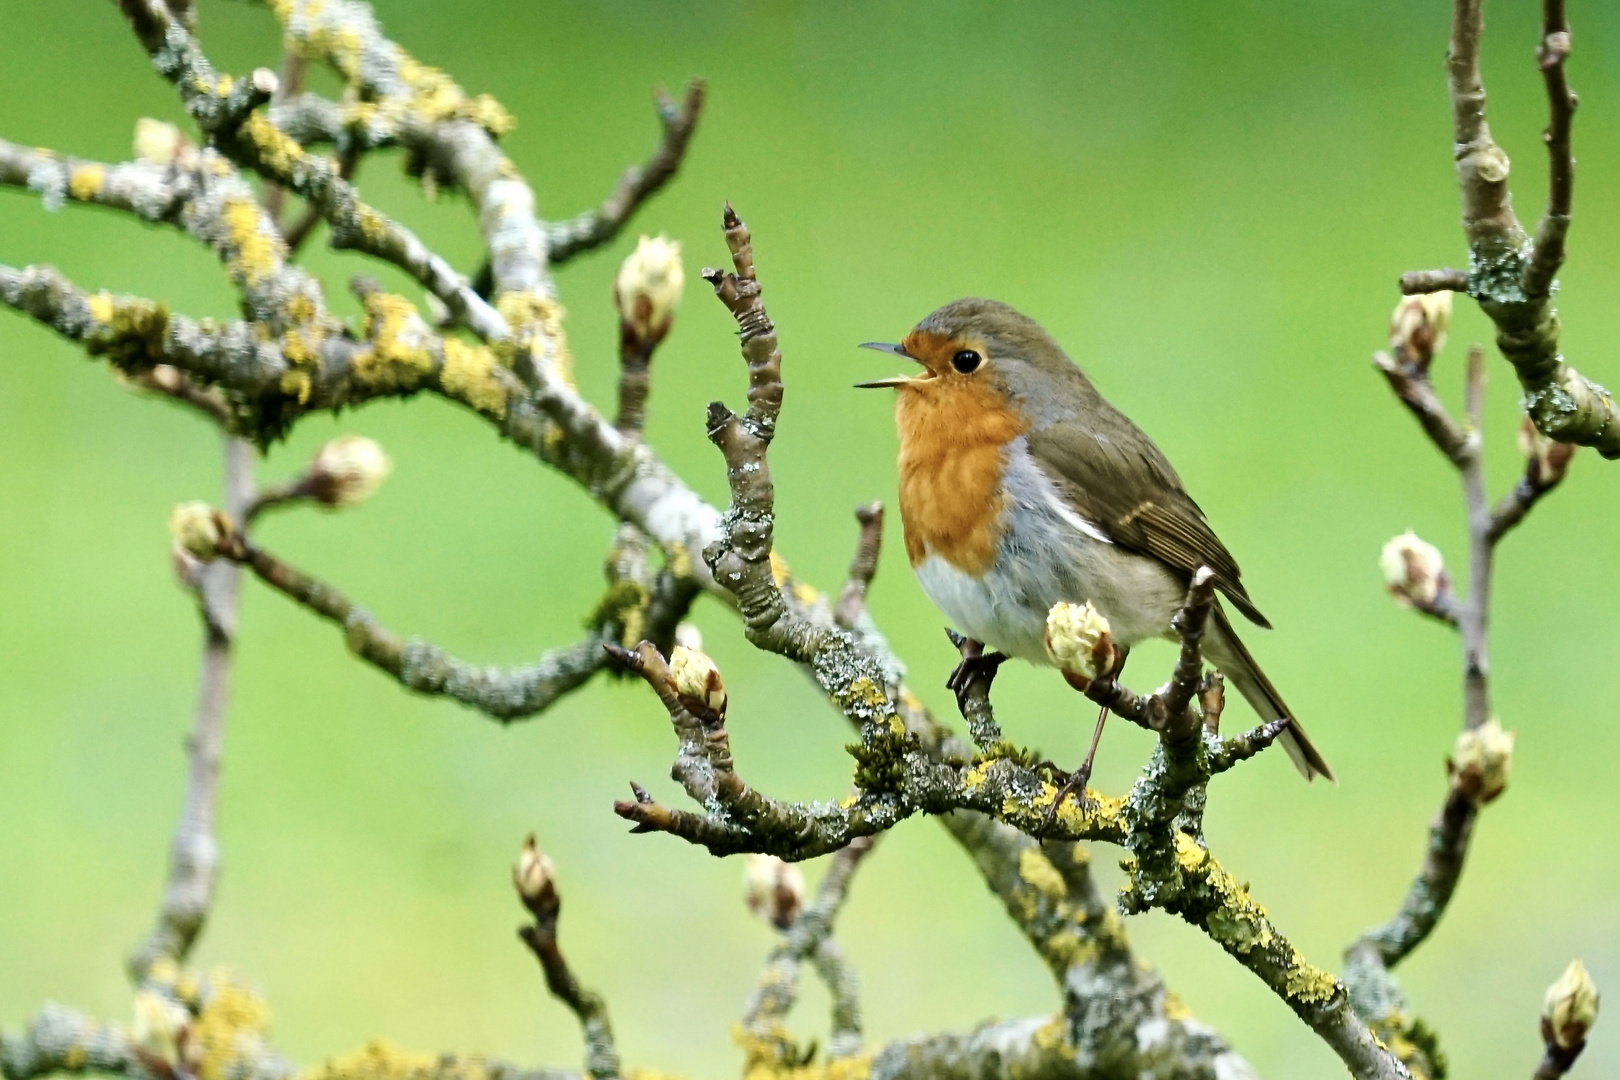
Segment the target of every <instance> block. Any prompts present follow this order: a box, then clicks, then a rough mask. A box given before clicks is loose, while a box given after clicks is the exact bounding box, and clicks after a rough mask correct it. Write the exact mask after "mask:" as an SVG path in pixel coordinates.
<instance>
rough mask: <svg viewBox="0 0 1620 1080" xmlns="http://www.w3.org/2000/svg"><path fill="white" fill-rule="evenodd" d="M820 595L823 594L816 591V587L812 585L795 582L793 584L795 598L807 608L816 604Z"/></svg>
mask: <svg viewBox="0 0 1620 1080" xmlns="http://www.w3.org/2000/svg"><path fill="white" fill-rule="evenodd" d="M820 595H821V594H820V593H819V592H817V591H816V587H815V586H814V585H810V584H808V583H806V582H803V581H795V582H794V583H793V598H794V599H795V600H797V601H798V602H799V603H801V604H803V605H804V606H805V607H809V606H810V605H812V604H814V603H815V602H816V599H817V598H818V597H819V596H820Z"/></svg>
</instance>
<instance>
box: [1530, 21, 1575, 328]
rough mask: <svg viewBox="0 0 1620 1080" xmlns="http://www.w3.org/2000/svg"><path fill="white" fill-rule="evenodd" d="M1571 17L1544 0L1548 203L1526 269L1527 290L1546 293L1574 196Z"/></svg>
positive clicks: (1540, 52) (1541, 53)
mask: <svg viewBox="0 0 1620 1080" xmlns="http://www.w3.org/2000/svg"><path fill="white" fill-rule="evenodd" d="M1569 47H1570V39H1569V20H1568V19H1567V18H1566V17H1565V15H1564V0H1542V3H1541V44H1540V45H1538V46H1537V48H1536V66H1537V67H1539V68H1540V69H1541V78H1542V81H1543V82H1544V83H1545V84H1546V87H1547V113H1548V119H1547V130H1546V132H1545V133H1544V134H1543V135H1542V141H1543V142H1544V143H1546V144H1547V208H1546V210H1545V211H1543V212H1542V215H1541V222H1540V224H1538V225H1537V226H1536V242H1535V248H1534V250H1533V253H1532V255H1531V257H1530V265H1529V266H1528V267H1526V268H1525V272H1524V282H1525V291H1526V292H1527V293H1529V294H1530V295H1531V296H1542V295H1545V294H1546V293H1547V292H1548V291H1550V290H1551V288H1552V283H1553V278H1554V277H1555V276H1557V274H1558V268H1559V267H1560V266H1562V265H1563V262H1564V238H1565V236H1566V235H1567V234H1568V233H1569V215H1570V207H1571V205H1572V203H1573V201H1574V195H1575V158H1574V155H1572V154H1571V153H1570V149H1569V129H1570V125H1571V124H1572V123H1573V122H1574V119H1575V106H1576V104H1577V102H1576V98H1575V94H1574V92H1573V91H1571V90H1570V88H1569V78H1568V76H1567V75H1566V74H1565V72H1564V61H1566V60H1567V59H1569Z"/></svg>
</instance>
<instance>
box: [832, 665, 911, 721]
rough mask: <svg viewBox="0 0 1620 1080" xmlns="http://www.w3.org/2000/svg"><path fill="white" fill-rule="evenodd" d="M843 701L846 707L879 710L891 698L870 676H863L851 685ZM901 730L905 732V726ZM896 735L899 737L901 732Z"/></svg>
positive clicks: (845, 692)
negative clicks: (855, 706)
mask: <svg viewBox="0 0 1620 1080" xmlns="http://www.w3.org/2000/svg"><path fill="white" fill-rule="evenodd" d="M843 700H844V704H846V705H866V706H868V707H870V708H873V709H879V708H882V707H883V706H884V704H886V703H887V702H888V700H889V698H888V696H887V695H886V694H884V693H883V688H882V687H881V686H879V685H878V684H877V683H875V682H873V681H872V679H871V677H870V676H867V675H862V676H861V677H860V678H858V679H856V680H855V681H854V682H852V683H850V684H849V689H848V690H846V691H844V695H843ZM901 730H902V731H903V730H904V727H903V726H902V728H901ZM895 734H897V735H898V734H900V732H896V733H895Z"/></svg>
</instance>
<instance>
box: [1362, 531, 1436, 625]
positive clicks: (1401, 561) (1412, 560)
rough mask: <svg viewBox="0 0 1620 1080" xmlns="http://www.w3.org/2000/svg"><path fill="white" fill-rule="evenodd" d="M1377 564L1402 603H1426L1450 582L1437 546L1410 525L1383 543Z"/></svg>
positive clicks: (1391, 590)
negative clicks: (1411, 528)
mask: <svg viewBox="0 0 1620 1080" xmlns="http://www.w3.org/2000/svg"><path fill="white" fill-rule="evenodd" d="M1378 568H1379V569H1380V570H1382V571H1383V573H1384V584H1386V585H1388V586H1389V595H1391V596H1393V597H1394V598H1395V601H1396V603H1399V604H1401V605H1402V606H1403V607H1412V606H1413V605H1417V606H1419V607H1428V606H1429V605H1431V604H1433V603H1434V602H1435V600H1437V599H1438V598H1439V596H1440V593H1441V592H1442V591H1443V590H1445V589H1446V588H1448V587H1449V586H1450V584H1451V579H1450V578H1449V577H1448V576H1447V574H1446V563H1445V559H1443V558H1442V557H1441V555H1440V549H1439V548H1437V547H1435V546H1434V545H1433V544H1431V543H1429V542H1428V541H1427V540H1423V539H1421V538H1419V536H1418V535H1417V533H1415V532H1412V531H1411V530H1410V529H1408V530H1407V531H1406V532H1404V533H1402V534H1401V535H1399V536H1397V537H1395V539H1393V540H1391V541H1390V542H1389V543H1387V544H1385V545H1384V550H1383V551H1382V552H1381V553H1380V554H1379V556H1378Z"/></svg>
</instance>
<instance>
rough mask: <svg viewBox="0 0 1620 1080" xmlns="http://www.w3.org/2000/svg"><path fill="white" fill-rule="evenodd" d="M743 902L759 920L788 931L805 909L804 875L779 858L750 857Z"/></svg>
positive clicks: (744, 877)
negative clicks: (800, 911) (800, 910)
mask: <svg viewBox="0 0 1620 1080" xmlns="http://www.w3.org/2000/svg"><path fill="white" fill-rule="evenodd" d="M743 902H744V903H746V904H747V905H748V910H749V911H751V912H753V913H754V915H755V916H757V917H758V918H761V919H763V920H765V921H766V922H768V923H770V924H771V925H772V926H774V927H776V928H777V929H778V930H786V929H787V928H788V927H790V926H792V925H793V920H794V919H796V918H798V916H799V909H800V908H802V907H803V906H804V875H803V874H802V873H800V872H799V868H798V867H797V866H794V865H793V864H792V863H789V862H783V861H782V860H781V859H779V858H777V857H776V856H775V855H760V854H757V853H756V854H752V855H749V856H748V861H747V862H745V863H744V864H743Z"/></svg>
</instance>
